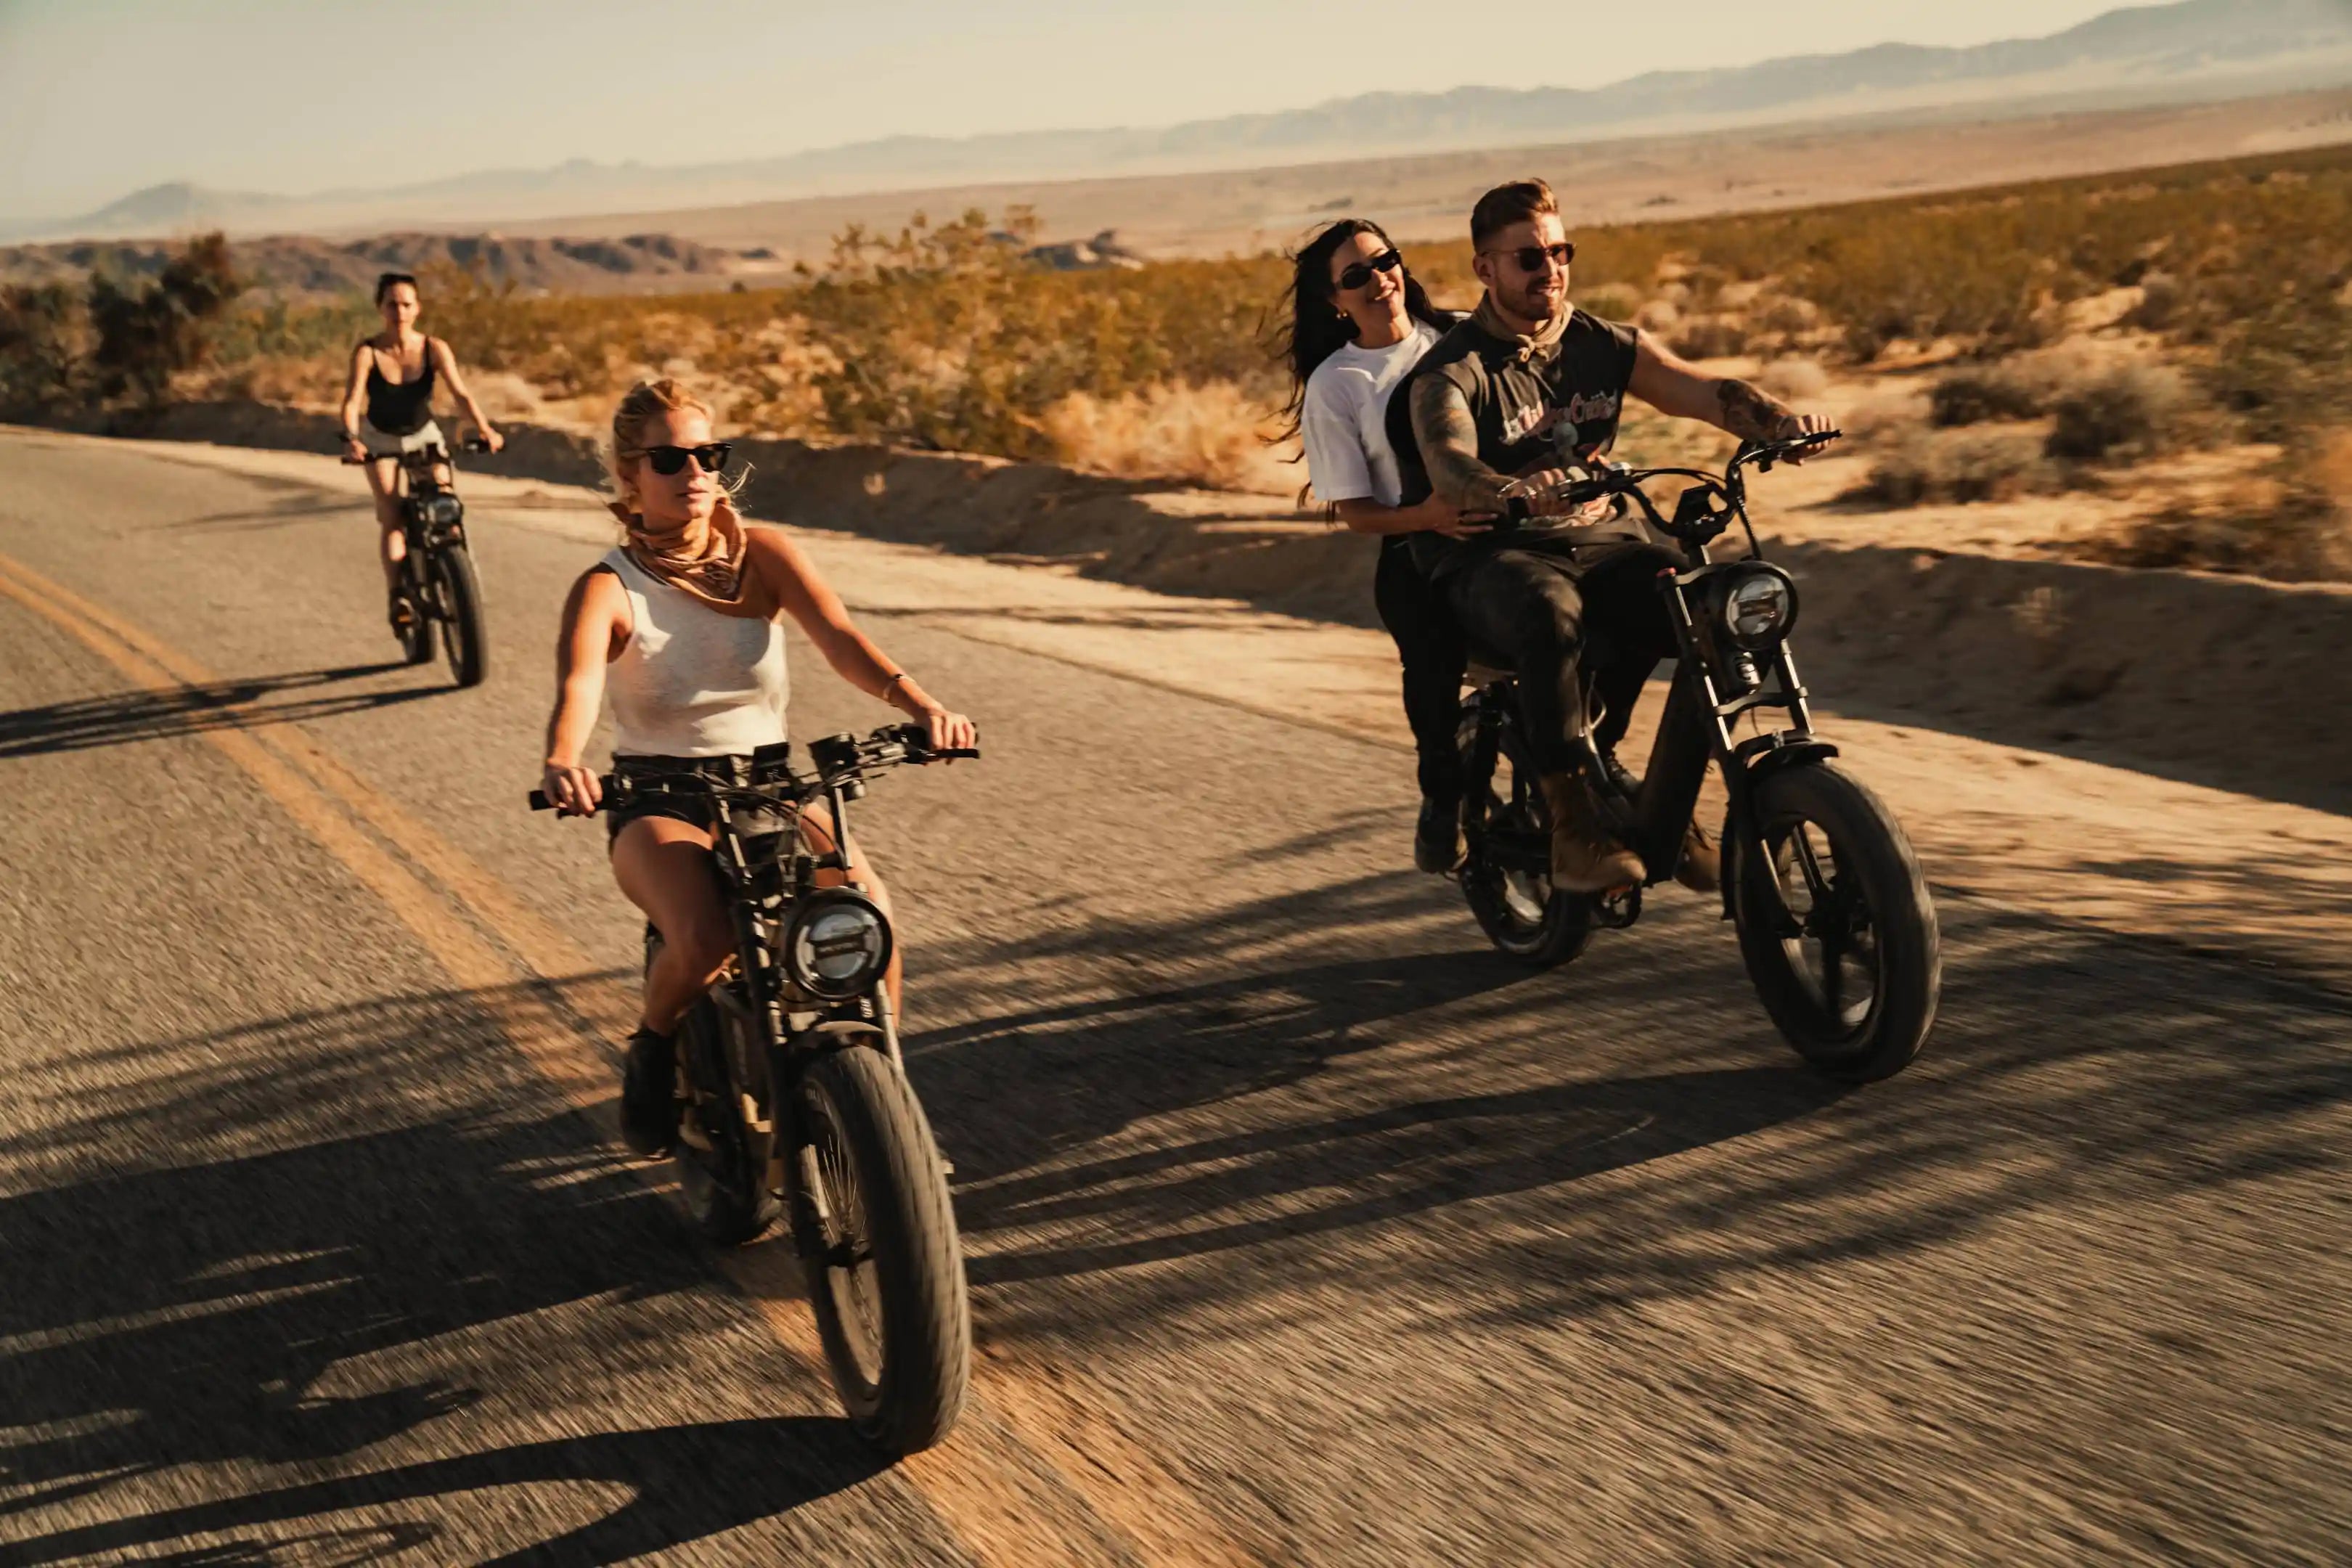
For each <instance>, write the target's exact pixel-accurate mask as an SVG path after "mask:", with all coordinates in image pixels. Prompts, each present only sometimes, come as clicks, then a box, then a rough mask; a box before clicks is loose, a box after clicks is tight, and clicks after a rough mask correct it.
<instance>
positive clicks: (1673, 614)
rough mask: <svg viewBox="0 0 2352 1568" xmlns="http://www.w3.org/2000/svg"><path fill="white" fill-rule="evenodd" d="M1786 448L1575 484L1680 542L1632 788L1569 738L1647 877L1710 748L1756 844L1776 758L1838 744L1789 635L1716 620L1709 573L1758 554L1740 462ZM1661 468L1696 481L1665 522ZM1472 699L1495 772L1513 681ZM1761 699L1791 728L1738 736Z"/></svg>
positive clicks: (1825, 750)
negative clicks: (1821, 718) (1746, 635)
mask: <svg viewBox="0 0 2352 1568" xmlns="http://www.w3.org/2000/svg"><path fill="white" fill-rule="evenodd" d="M1790 449H1792V447H1791V446H1790V444H1782V445H1780V446H1779V447H1768V448H1764V449H1761V450H1757V451H1751V450H1749V449H1748V448H1745V447H1743V448H1742V449H1741V451H1740V453H1739V454H1738V456H1736V457H1734V458H1732V460H1731V462H1730V464H1729V465H1728V466H1727V468H1726V469H1725V471H1724V473H1723V474H1722V475H1721V476H1720V477H1717V476H1716V475H1712V474H1707V473H1704V472H1702V471H1700V470H1698V469H1696V468H1648V469H1639V470H1626V469H1620V470H1616V471H1614V472H1612V474H1610V475H1608V476H1606V477H1605V478H1604V479H1601V480H1595V481H1588V482H1587V483H1588V485H1589V486H1593V487H1598V488H1596V489H1585V490H1583V491H1582V492H1581V494H1582V497H1583V499H1598V498H1599V497H1600V496H1601V495H1604V494H1609V495H1622V496H1628V497H1630V498H1632V499H1633V500H1634V501H1635V502H1636V503H1637V504H1638V505H1639V506H1640V507H1641V508H1642V510H1643V513H1644V514H1645V515H1646V516H1647V518H1648V520H1649V521H1650V522H1651V524H1652V525H1653V527H1654V529H1655V530H1656V531H1657V532H1659V533H1661V534H1663V535H1664V536H1665V537H1667V538H1669V539H1672V540H1674V541H1675V542H1676V543H1677V544H1678V545H1680V546H1681V547H1682V551H1683V555H1684V560H1685V566H1684V568H1683V569H1682V570H1679V571H1664V572H1661V573H1660V574H1658V583H1657V586H1658V592H1659V593H1660V594H1661V595H1663V596H1664V599H1665V605H1666V616H1667V619H1668V622H1669V623H1670V624H1671V626H1673V628H1674V633H1675V643H1676V647H1677V650H1678V654H1679V657H1678V658H1676V660H1675V674H1674V679H1673V681H1672V683H1671V685H1670V687H1669V689H1668V691H1667V695H1666V706H1665V711H1664V713H1663V714H1662V715H1661V716H1660V718H1659V721H1658V733H1657V739H1656V740H1655V741H1654V742H1653V744H1652V747H1651V752H1650V762H1649V766H1648V768H1647V770H1646V771H1645V772H1644V773H1643V779H1642V787H1641V790H1640V792H1639V793H1638V794H1637V795H1633V797H1631V798H1628V797H1627V796H1625V795H1623V794H1622V793H1621V792H1619V791H1618V790H1616V789H1614V788H1612V787H1611V786H1610V785H1609V784H1608V783H1607V779H1608V774H1607V772H1606V770H1605V769H1604V768H1603V767H1602V766H1601V753H1600V751H1599V749H1598V748H1597V747H1595V746H1594V744H1593V742H1592V738H1591V731H1589V730H1588V731H1586V732H1585V733H1583V734H1580V735H1579V736H1577V737H1576V738H1575V743H1576V744H1577V746H1578V747H1579V748H1580V750H1581V752H1582V760H1583V763H1584V767H1585V776H1586V778H1587V779H1588V780H1590V781H1591V783H1592V785H1593V788H1592V793H1593V795H1595V796H1596V797H1597V799H1598V801H1599V804H1600V805H1601V810H1602V812H1603V813H1604V816H1605V820H1606V821H1607V823H1608V826H1610V827H1611V828H1612V831H1614V832H1615V833H1616V835H1617V837H1619V838H1620V839H1621V840H1622V841H1623V842H1624V843H1625V844H1626V845H1627V846H1628V847H1631V848H1632V849H1633V852H1634V853H1635V854H1636V855H1638V856H1639V857H1640V858H1641V860H1642V866H1643V875H1644V879H1645V881H1646V882H1651V883H1654V882H1660V881H1664V880H1665V879H1667V878H1669V877H1672V876H1673V875H1674V873H1675V866H1676V865H1677V864H1678V863H1679V861H1680V859H1681V856H1682V847H1683V836H1684V834H1685V830H1686V829H1687V828H1688V827H1689V826H1690V822H1691V818H1692V816H1693V815H1694V813H1695V812H1696V809H1697V806H1698V796H1699V791H1700V789H1701V787H1702V786H1703V785H1704V784H1706V767H1707V763H1708V761H1709V760H1710V759H1713V760H1715V761H1717V762H1719V763H1721V764H1722V768H1723V778H1724V784H1725V788H1726V790H1727V793H1728V794H1729V795H1730V815H1731V821H1732V824H1733V826H1734V827H1735V829H1736V830H1737V831H1738V838H1739V839H1740V841H1741V843H1742V844H1743V845H1752V844H1754V843H1755V842H1756V841H1757V838H1758V835H1757V834H1756V833H1754V832H1753V831H1752V830H1751V829H1752V824H1753V822H1754V812H1755V791H1756V787H1757V785H1758V784H1759V783H1760V782H1761V780H1762V779H1763V778H1764V777H1765V776H1766V775H1767V774H1768V773H1770V772H1771V771H1773V770H1774V769H1777V768H1780V767H1785V766H1788V765H1790V764H1791V763H1799V762H1805V761H1818V760H1821V759H1823V758H1827V757H1833V756H1835V755H1837V748H1836V747H1835V746H1834V745H1832V744H1831V743H1830V742H1826V741H1823V740H1822V739H1821V738H1820V737H1818V736H1817V735H1815V734H1814V732H1813V726H1812V713H1811V708H1810V706H1809V705H1808V702H1807V698H1808V696H1809V695H1810V694H1809V693H1808V692H1807V690H1806V689H1805V687H1804V684H1803V683H1802V681H1801V680H1800V679H1799V678H1798V675H1797V662H1796V658H1795V655H1794V654H1792V653H1791V652H1790V647H1789V639H1788V638H1787V637H1785V636H1784V637H1780V638H1778V639H1776V640H1775V641H1774V642H1773V644H1772V645H1771V646H1770V647H1769V648H1765V649H1762V650H1759V651H1756V652H1752V653H1751V652H1749V651H1748V650H1746V649H1742V648H1739V647H1734V646H1733V645H1732V644H1731V643H1730V641H1729V638H1728V637H1727V636H1726V635H1725V634H1724V632H1723V630H1722V627H1721V625H1720V622H1719V618H1718V616H1717V614H1716V607H1715V604H1714V588H1713V585H1714V584H1716V583H1717V581H1719V580H1720V579H1722V578H1723V577H1724V576H1726V575H1727V574H1729V573H1731V572H1733V571H1734V570H1735V569H1737V568H1738V567H1739V566H1742V565H1744V564H1745V563H1747V562H1748V561H1762V560H1763V559H1764V558H1765V556H1764V550H1763V546H1762V543H1761V542H1760V541H1759V540H1758V538H1757V536H1756V529H1755V525H1754V524H1753V523H1752V522H1751V521H1749V519H1748V500H1747V483H1746V478H1745V475H1744V473H1743V469H1744V468H1747V467H1748V465H1750V464H1751V463H1752V464H1754V465H1756V466H1757V467H1758V468H1759V470H1763V469H1769V468H1770V467H1771V466H1772V464H1773V463H1775V462H1776V461H1778V460H1779V459H1780V458H1781V457H1783V456H1785V455H1786V454H1787V451H1788V450H1790ZM1664 478H1683V479H1692V480H1695V481H1696V486H1695V487H1694V489H1692V490H1690V491H1687V492H1685V497H1684V500H1683V501H1682V503H1681V505H1680V506H1679V507H1678V508H1677V509H1676V514H1675V518H1674V519H1673V520H1671V521H1670V520H1668V519H1667V518H1665V517H1664V516H1662V515H1661V514H1660V513H1659V511H1658V510H1657V507H1656V506H1655V505H1654V503H1653V502H1652V501H1651V500H1650V498H1649V496H1648V495H1647V493H1645V492H1644V491H1643V489H1642V488H1641V487H1642V485H1643V483H1645V482H1647V481H1649V480H1651V479H1664ZM1694 498H1696V500H1694ZM1717 498H1720V499H1721V500H1722V501H1723V502H1724V505H1723V506H1722V507H1721V508H1720V509H1719V510H1717V509H1716V508H1715V507H1714V505H1713V501H1714V500H1715V499H1717ZM1734 521H1737V522H1738V524H1739V525H1740V527H1741V528H1742V529H1743V530H1744V531H1746V533H1747V536H1748V551H1749V553H1748V556H1746V557H1744V558H1742V559H1741V560H1738V561H1727V562H1718V561H1716V560H1715V559H1714V558H1713V557H1712V555H1711V554H1710V552H1709V545H1710V544H1711V543H1712V542H1713V541H1714V540H1716V539H1717V538H1719V537H1720V536H1721V535H1722V534H1723V533H1724V532H1726V531H1727V530H1728V529H1729V528H1730V526H1731V524H1732V522H1734ZM1475 702H1476V712H1477V724H1478V736H1477V741H1476V747H1477V749H1476V751H1475V752H1474V754H1473V769H1474V773H1475V777H1476V778H1478V779H1480V780H1484V779H1487V778H1491V777H1492V776H1493V772H1494V764H1495V760H1496V751H1497V749H1498V748H1499V743H1500V737H1501V731H1502V727H1503V725H1505V724H1506V723H1516V722H1517V706H1518V704H1517V695H1516V682H1514V681H1503V682H1496V683H1495V684H1494V685H1492V686H1489V687H1487V688H1486V689H1483V690H1481V691H1480V692H1479V694H1478V696H1477V698H1476V699H1475ZM1765 709H1778V710H1781V711H1783V712H1784V713H1785V714H1786V715H1787V716H1788V720H1789V724H1788V727H1787V728H1785V729H1780V730H1777V731H1768V732H1766V733H1763V734H1759V735H1756V736H1752V737H1750V738H1749V739H1748V740H1745V741H1740V740H1737V739H1735V737H1734V732H1733V726H1734V725H1735V724H1737V723H1738V721H1739V720H1740V719H1741V718H1743V717H1745V716H1747V715H1748V714H1749V713H1751V712H1757V711H1759V710H1765ZM1482 787H1483V786H1482ZM1465 826H1468V827H1472V829H1473V831H1477V830H1479V829H1482V828H1483V827H1484V823H1483V821H1482V822H1480V823H1478V824H1476V825H1475V826H1474V825H1472V824H1469V823H1467V822H1465ZM1489 831H1490V832H1491V830H1489ZM1512 837H1527V838H1528V839H1529V842H1528V843H1525V844H1518V843H1513V842H1509V841H1508V840H1506V841H1505V842H1504V843H1502V844H1501V845H1499V846H1498V847H1501V848H1502V849H1503V850H1504V853H1505V855H1506V856H1507V858H1509V859H1511V860H1512V861H1513V862H1515V863H1516V862H1518V861H1521V860H1524V861H1525V862H1526V863H1527V864H1528V866H1529V867H1530V868H1540V867H1544V866H1548V865H1549V859H1548V856H1549V846H1548V845H1547V844H1544V843H1540V842H1536V841H1535V840H1534V838H1533V836H1528V835H1514V836H1512ZM1727 848H1728V846H1727ZM1731 886H1732V879H1730V878H1729V877H1726V878H1725V879H1724V897H1725V900H1726V908H1727V909H1728V908H1729V900H1730V898H1731Z"/></svg>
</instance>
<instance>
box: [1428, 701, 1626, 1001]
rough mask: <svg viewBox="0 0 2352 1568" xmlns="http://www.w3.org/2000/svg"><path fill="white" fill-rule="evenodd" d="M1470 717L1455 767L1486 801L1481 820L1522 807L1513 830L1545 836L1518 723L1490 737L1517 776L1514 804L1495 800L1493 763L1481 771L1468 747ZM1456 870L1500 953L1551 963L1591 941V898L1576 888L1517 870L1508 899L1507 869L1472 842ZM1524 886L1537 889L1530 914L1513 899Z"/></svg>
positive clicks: (1534, 965) (1471, 743)
mask: <svg viewBox="0 0 2352 1568" xmlns="http://www.w3.org/2000/svg"><path fill="white" fill-rule="evenodd" d="M1474 724H1475V719H1474V718H1473V717H1472V716H1470V715H1466V714H1465V717H1464V722H1463V732H1462V741H1461V752H1462V773H1463V778H1464V780H1465V792H1466V793H1467V795H1469V797H1470V798H1471V799H1472V800H1474V801H1475V800H1476V799H1479V798H1484V799H1486V800H1487V801H1489V802H1491V803H1492V804H1490V805H1487V806H1486V823H1487V826H1490V827H1491V826H1505V827H1509V826H1511V818H1512V817H1513V816H1517V815H1520V814H1521V813H1523V814H1524V820H1522V821H1520V822H1519V823H1518V825H1517V826H1518V830H1520V831H1524V832H1534V833H1540V834H1543V835H1546V836H1548V835H1549V833H1550V831H1551V814H1550V813H1549V811H1548V810H1547V809H1546V808H1545V805H1544V801H1543V792H1542V791H1541V790H1540V789H1539V788H1538V787H1537V785H1536V782H1535V778H1536V775H1535V773H1534V772H1533V770H1532V769H1531V768H1530V767H1529V766H1528V762H1527V754H1526V750H1525V748H1524V747H1523V746H1522V745H1521V743H1520V742H1519V737H1518V732H1517V730H1515V729H1513V728H1511V727H1510V726H1509V725H1505V726H1504V729H1503V731H1502V733H1501V734H1500V735H1499V736H1497V737H1496V751H1497V752H1498V753H1499V755H1498V758H1497V762H1498V764H1502V765H1507V766H1508V767H1509V768H1510V769H1511V772H1512V774H1513V775H1514V777H1515V779H1516V780H1517V781H1519V784H1520V788H1519V791H1518V793H1520V794H1521V795H1524V796H1525V804H1524V805H1523V807H1521V808H1519V810H1518V811H1517V812H1515V810H1514V807H1513V806H1512V805H1511V804H1510V803H1509V802H1507V801H1496V800H1495V798H1494V796H1495V780H1494V773H1493V770H1491V769H1490V770H1486V771H1485V772H1484V776H1482V771H1481V769H1480V768H1479V766H1478V761H1477V758H1476V756H1475V747H1476V743H1477V742H1476V738H1475V730H1474V729H1473V725H1474ZM1461 877H1462V897H1463V899H1464V900H1465V902H1467V903H1468V904H1469V906H1470V913H1471V915H1472V917H1473V918H1474V919H1475V920H1476V921H1477V922H1478V929H1479V930H1481V931H1485V932H1486V940H1487V941H1489V942H1493V943H1494V944H1495V948H1496V951H1497V952H1501V953H1502V954H1503V956H1504V957H1506V958H1509V959H1514V960H1516V961H1517V962H1518V963H1524V964H1526V965H1528V967H1529V968H1531V969H1552V968H1556V967H1558V966H1559V965H1560V964H1563V963H1570V961H1572V960H1574V959H1575V958H1577V957H1578V956H1579V955H1580V954H1581V953H1582V952H1584V950H1585V948H1586V947H1588V946H1589V945H1591V942H1592V933H1593V931H1594V929H1595V925H1596V922H1595V921H1594V919H1593V907H1592V900H1591V899H1589V898H1586V897H1585V896H1584V895H1582V894H1580V893H1572V892H1567V891H1563V890H1561V889H1555V888H1553V887H1552V886H1551V879H1550V878H1549V876H1545V877H1541V878H1531V877H1525V874H1523V886H1522V888H1521V889H1520V896H1519V897H1518V898H1517V899H1514V898H1513V897H1512V889H1510V886H1509V882H1508V878H1509V873H1508V872H1507V871H1506V870H1505V868H1502V867H1500V866H1496V865H1494V864H1493V863H1491V862H1490V861H1488V860H1486V858H1483V857H1482V856H1481V855H1480V854H1479V852H1478V850H1477V848H1476V847H1475V845H1474V847H1472V848H1471V850H1470V852H1469V854H1468V856H1467V858H1465V859H1464V861H1463V862H1462V871H1461ZM1529 891H1534V892H1539V893H1541V894H1542V895H1543V908H1542V913H1541V915H1540V917H1539V918H1537V919H1534V920H1530V919H1529V918H1528V914H1527V912H1526V911H1525V910H1522V909H1521V908H1519V907H1517V906H1518V905H1519V904H1520V903H1523V902H1524V901H1526V898H1527V895H1528V892H1529Z"/></svg>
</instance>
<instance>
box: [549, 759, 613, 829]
mask: <svg viewBox="0 0 2352 1568" xmlns="http://www.w3.org/2000/svg"><path fill="white" fill-rule="evenodd" d="M539 787H540V788H541V790H542V791H544V792H545V793H546V795H547V798H548V799H549V801H551V803H553V805H554V806H555V814H556V815H557V816H595V815H596V808H597V807H598V806H600V805H604V786H603V785H601V784H598V783H597V782H596V774H595V772H594V770H593V769H590V768H583V767H582V766H581V765H580V764H579V763H559V762H556V761H554V760H553V759H552V758H551V759H550V760H549V761H548V763H547V764H546V766H544V767H542V768H541V770H540V773H539Z"/></svg>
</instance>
